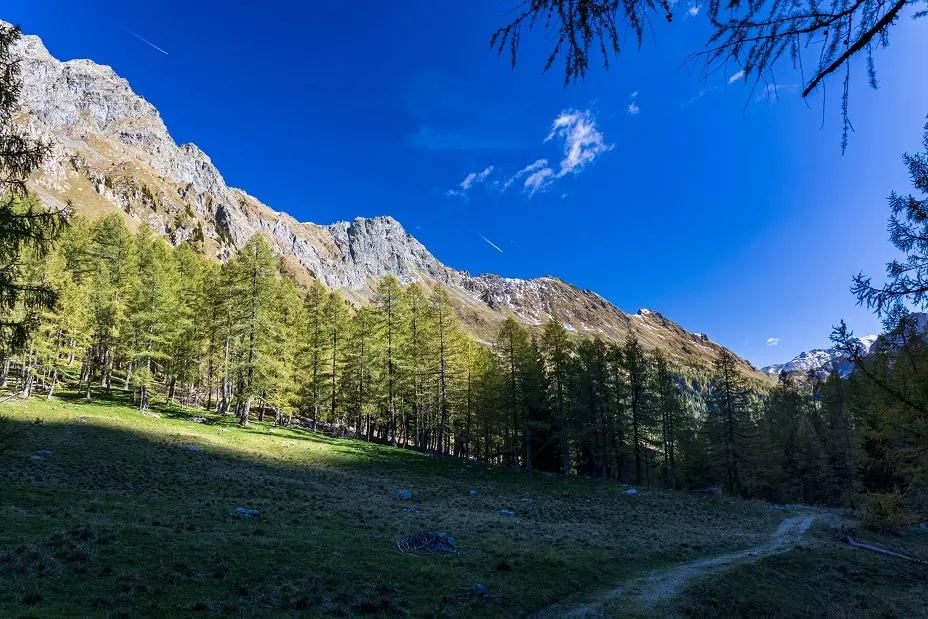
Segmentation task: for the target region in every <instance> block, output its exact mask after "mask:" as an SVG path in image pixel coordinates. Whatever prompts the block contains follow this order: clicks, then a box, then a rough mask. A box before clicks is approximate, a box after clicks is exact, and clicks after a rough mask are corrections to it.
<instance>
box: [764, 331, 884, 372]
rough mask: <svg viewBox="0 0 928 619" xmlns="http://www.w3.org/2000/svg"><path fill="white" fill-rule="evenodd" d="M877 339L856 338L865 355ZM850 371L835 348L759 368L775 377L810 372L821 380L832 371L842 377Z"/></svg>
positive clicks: (844, 357) (845, 361) (869, 336)
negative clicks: (783, 373) (782, 374)
mask: <svg viewBox="0 0 928 619" xmlns="http://www.w3.org/2000/svg"><path fill="white" fill-rule="evenodd" d="M878 337H879V336H877V335H867V336H864V337H861V338H857V341H859V342H860V345H861V348H862V350H863V351H864V353H865V354H869V352H870V349H871V348H872V347H873V344H874V343H875V342H876V341H877V338H878ZM851 369H852V366H851V364H850V362H849V361H848V359H847V355H845V354H844V353H842V352H841V351H838V350H836V349H835V348H815V349H813V350H809V351H806V352H802V353H799V354H798V355H796V356H795V357H793V359H792V360H790V361H787V362H786V363H779V364H774V365H768V366H767V367H764V368H761V372H764V373H766V374H771V375H773V376H777V375H779V374H780V373H781V372H786V373H788V374H792V373H797V372H801V373H803V374H805V373H808V372H810V371H812V372H814V373H815V374H816V376H818V377H820V378H821V377H824V376H827V375H828V374H830V373H831V371H832V370H837V371H838V373H839V374H841V375H842V376H847V375H848V374H850V372H851Z"/></svg>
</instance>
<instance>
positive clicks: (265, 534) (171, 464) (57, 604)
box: [0, 394, 911, 617]
mask: <svg viewBox="0 0 928 619" xmlns="http://www.w3.org/2000/svg"><path fill="white" fill-rule="evenodd" d="M127 404H128V403H127V402H124V401H122V400H120V399H113V400H110V401H104V402H99V401H95V402H92V403H84V402H83V401H82V400H79V399H76V398H73V397H71V396H70V395H69V394H64V397H63V398H62V399H55V400H53V401H52V402H46V401H45V400H39V399H32V400H30V401H28V402H23V401H18V400H17V401H13V402H8V403H5V404H3V405H0V414H2V415H5V416H7V417H8V418H9V419H11V420H12V423H13V424H14V425H15V426H17V427H20V428H21V429H22V431H23V436H22V437H21V439H20V441H19V442H18V444H17V445H16V447H14V448H13V450H12V451H9V452H7V453H5V454H3V455H0V496H2V497H3V499H2V503H0V616H3V617H19V616H36V617H64V616H91V617H117V616H118V617H136V616H166V615H170V616H202V615H220V616H235V617H241V616H281V617H287V616H294V617H295V616H301V617H302V616H329V615H337V616H360V615H391V616H393V615H409V616H416V617H418V616H439V615H440V616H443V617H463V616H467V617H471V616H488V617H489V616H494V617H496V616H524V615H526V614H529V613H531V612H533V611H536V610H539V609H541V608H544V607H545V606H547V605H549V604H551V603H554V602H559V601H565V600H568V601H569V600H583V599H584V598H585V597H588V596H592V595H595V594H596V593H598V592H601V591H603V590H606V589H609V588H611V587H613V586H614V585H615V583H616V582H620V581H623V580H627V579H629V578H634V577H635V576H637V575H642V574H645V573H647V572H649V571H651V570H654V569H658V568H663V567H668V566H671V565H674V564H678V563H681V562H686V561H692V560H694V559H698V558H700V557H703V556H707V555H714V554H722V553H731V552H734V551H737V550H739V549H742V548H749V547H753V546H756V545H758V544H760V543H762V542H763V540H765V539H767V538H768V537H769V535H770V534H771V532H772V531H773V530H775V529H776V528H777V526H778V524H779V522H780V521H781V520H782V519H783V517H784V514H782V513H781V512H779V511H776V510H771V509H769V508H767V507H764V506H763V505H760V504H755V503H747V502H741V501H730V500H727V499H700V498H697V497H692V496H690V495H686V494H683V493H668V492H647V493H646V494H644V495H638V496H629V495H626V494H624V492H623V490H624V489H623V488H622V487H621V486H617V485H615V484H610V483H605V482H600V481H594V480H586V479H575V478H574V479H564V478H562V477H559V476H549V475H544V474H537V473H524V472H523V473H518V472H515V471H511V470H500V469H495V468H490V467H487V466H484V465H480V464H472V465H467V464H465V463H463V462H462V461H460V460H451V459H434V458H429V457H427V456H425V455H422V454H419V453H413V452H409V451H403V450H397V449H391V448H389V447H382V446H378V445H372V444H368V443H362V442H356V441H350V440H342V439H333V438H330V437H327V436H324V435H321V434H315V433H309V432H305V431H301V430H294V429H280V428H274V427H272V426H270V425H264V424H254V425H253V426H252V427H249V428H247V429H242V428H239V427H237V426H235V425H233V424H232V423H231V419H219V418H216V417H211V416H209V415H207V416H206V421H208V422H209V423H201V422H197V421H190V420H188V416H189V415H196V416H200V417H201V416H203V414H202V412H201V411H199V410H198V411H195V412H194V411H184V410H182V409H180V408H162V409H156V410H155V411H153V412H155V413H156V414H159V415H160V417H151V416H143V415H142V414H141V413H139V412H138V411H136V410H134V409H133V408H131V407H129V406H128V405H127ZM190 445H196V446H198V447H200V448H202V451H192V450H189V449H187V446H190ZM39 450H50V451H51V452H52V453H51V454H49V455H46V456H45V457H44V458H43V459H41V460H39V459H33V455H35V454H36V452H37V451H39ZM399 489H409V490H410V491H411V492H412V499H411V500H409V501H401V500H398V499H395V498H393V497H392V496H391V492H392V491H395V490H399ZM470 490H476V491H477V494H476V496H471V494H470V493H469V491H470ZM237 507H246V508H251V509H256V510H259V511H260V513H261V515H260V517H259V518H258V519H254V520H243V519H241V518H237V517H236V516H235V515H234V510H235V509H236V508H237ZM414 507H418V508H420V509H421V511H420V512H417V513H416V512H410V511H405V510H406V509H407V508H414ZM501 509H511V510H513V511H514V512H515V513H516V515H515V516H507V515H503V514H501V513H500V511H499V510H501ZM417 531H442V532H448V533H450V534H451V535H453V536H454V537H455V538H456V540H457V547H458V549H459V552H458V553H457V554H455V555H453V556H412V555H408V554H403V553H402V552H400V551H399V550H398V549H397V547H396V541H397V540H398V539H400V538H402V537H405V536H407V535H409V534H411V533H414V532H417ZM475 583H479V584H480V585H483V586H485V587H486V593H485V594H484V593H483V590H482V589H481V588H478V587H475ZM704 597H705V596H704ZM716 597H717V596H716ZM688 599H689V598H688ZM700 599H702V598H700ZM712 599H715V598H712ZM705 603H706V604H708V603H710V602H705ZM712 603H713V604H714V602H712ZM688 604H689V605H690V606H689V607H688V608H694V609H698V608H705V607H704V606H700V604H702V602H699V601H695V602H694V601H692V599H690V601H689V602H688ZM905 608H911V607H905ZM716 610H718V608H717V607H716ZM697 614H698V613H697ZM714 614H715V613H714Z"/></svg>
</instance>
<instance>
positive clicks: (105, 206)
mask: <svg viewBox="0 0 928 619" xmlns="http://www.w3.org/2000/svg"><path fill="white" fill-rule="evenodd" d="M16 53H17V55H18V56H19V57H20V58H21V60H22V77H23V92H22V103H23V112H22V114H21V116H20V118H19V120H21V121H22V123H24V124H25V126H27V127H28V129H29V131H30V133H32V134H33V135H34V136H37V137H41V138H43V139H46V140H48V141H50V142H51V143H52V144H53V152H52V156H51V157H50V158H49V159H48V161H47V162H46V163H45V165H44V166H43V169H42V171H41V173H40V174H38V175H36V176H35V178H34V179H32V182H31V185H32V188H33V190H34V191H35V192H36V193H37V194H38V195H39V197H40V198H41V199H42V200H43V201H44V202H45V203H46V204H48V205H50V206H52V207H63V206H65V205H71V206H72V207H73V208H74V209H75V210H76V211H77V212H78V213H81V214H84V215H86V216H88V217H91V218H96V217H102V216H104V215H107V214H110V213H114V212H120V213H122V214H123V216H124V217H125V219H126V221H127V222H128V224H129V226H130V227H132V228H135V227H137V226H138V225H141V224H142V223H144V224H147V225H148V226H150V227H151V228H152V229H153V230H154V231H156V232H157V233H159V234H162V235H163V236H165V237H166V238H168V239H169V240H170V241H171V242H172V243H175V244H177V243H182V242H190V243H191V244H192V245H194V246H195V247H198V248H200V249H202V251H204V252H205V253H206V254H208V255H210V256H214V257H216V258H219V259H224V258H226V257H228V256H229V255H230V254H231V253H232V252H233V251H234V250H235V248H237V247H240V246H242V245H243V244H244V243H245V241H247V239H248V238H249V237H250V236H252V235H253V234H254V233H256V232H263V233H264V234H266V235H267V236H268V237H269V239H270V240H271V242H272V243H273V245H274V247H275V249H276V251H277V252H278V253H279V254H280V256H281V258H282V262H283V263H284V264H285V267H286V268H287V270H288V271H289V272H290V273H291V274H292V275H293V276H294V277H295V278H296V279H297V281H298V282H303V283H306V282H307V281H309V278H312V277H315V278H318V279H319V280H320V281H321V282H322V283H323V284H325V285H326V286H327V287H329V288H334V289H339V290H341V291H343V292H344V293H345V294H346V296H347V297H348V298H349V299H351V300H353V301H355V302H357V303H361V302H364V301H365V300H366V299H367V298H369V296H370V293H371V286H372V284H373V283H374V281H375V280H376V279H377V278H379V277H382V276H384V275H387V274H391V275H395V276H396V277H397V278H398V279H400V281H402V282H403V283H410V282H413V281H417V282H420V283H421V284H422V285H423V286H424V287H425V288H427V289H428V288H431V287H433V286H435V285H437V284H441V285H444V286H447V287H448V288H449V289H450V290H451V291H452V293H453V295H454V297H455V299H456V309H457V311H458V314H459V316H460V317H461V319H462V321H463V322H464V324H465V325H466V326H467V328H468V329H469V330H470V331H471V332H473V333H474V334H475V335H476V336H477V337H480V338H484V339H486V338H488V337H489V336H490V334H492V333H493V331H494V330H495V328H496V326H497V325H498V323H499V322H500V321H501V320H502V319H503V318H505V317H506V316H509V315H512V316H514V317H516V318H517V319H518V320H519V321H520V322H522V323H523V324H525V325H528V326H537V325H541V324H543V323H544V322H545V321H547V320H548V319H549V318H551V317H553V318H555V319H556V320H559V321H561V322H562V323H563V324H564V325H565V327H566V328H567V329H568V330H570V331H572V332H575V333H577V334H588V335H591V336H592V335H600V336H602V337H604V338H608V339H611V340H616V341H621V340H624V339H625V338H626V337H627V336H628V335H629V334H630V333H634V334H636V335H637V336H638V337H639V338H640V339H641V340H642V341H643V342H644V344H645V345H646V346H647V347H649V348H652V349H654V348H657V349H660V350H663V351H664V352H665V353H666V354H667V355H668V356H669V357H671V358H672V359H673V360H674V361H675V362H677V363H678V364H681V365H684V366H692V367H696V368H705V367H706V366H708V365H709V364H710V363H711V362H712V361H714V360H715V359H716V358H717V357H718V355H719V353H720V352H721V351H722V350H723V348H722V347H721V346H720V345H718V344H716V343H714V342H712V341H711V340H709V339H708V338H707V337H706V336H702V335H695V334H692V333H689V332H687V331H686V330H684V329H683V328H681V327H680V326H679V325H677V324H675V323H673V322H672V321H670V320H668V319H666V318H665V317H663V316H662V315H660V314H659V313H657V312H652V311H648V310H641V311H639V312H638V313H637V314H634V315H628V314H626V313H625V312H623V311H622V310H621V309H619V308H618V307H616V306H615V305H613V304H611V303H609V302H608V301H606V300H605V299H603V298H602V297H600V296H599V295H597V294H596V293H594V292H592V291H588V290H581V289H579V288H577V287H575V286H573V285H571V284H569V283H566V282H564V281H562V280H560V279H557V278H555V277H542V278H537V279H533V280H521V279H513V278H504V277H501V276H499V275H492V274H484V275H476V276H474V275H471V274H470V273H468V272H466V271H460V270H456V269H453V268H450V267H448V266H446V265H444V264H442V263H441V262H440V261H439V260H438V259H437V258H435V257H434V256H433V255H432V254H431V253H430V252H429V251H428V250H427V249H426V248H425V247H424V246H423V245H422V244H421V243H420V242H419V241H417V240H416V239H415V238H414V237H413V236H412V235H410V234H409V233H407V232H406V231H405V230H404V229H403V227H402V226H401V225H400V224H399V222H397V221H396V220H394V219H393V218H391V217H375V218H371V219H364V218H358V219H355V220H354V221H351V222H337V223H334V224H330V225H317V224H313V223H303V222H299V221H297V220H296V219H294V218H293V217H291V216H290V215H287V214H286V213H282V212H277V211H275V210H273V209H271V208H270V207H268V206H267V205H265V204H263V203H261V202H260V201H259V200H258V199H257V198H254V197H252V196H250V195H248V194H247V193H245V192H244V191H242V190H240V189H236V188H233V187H229V186H228V185H227V184H226V182H225V180H224V179H223V177H222V175H221V174H220V173H219V170H217V169H216V167H215V166H214V165H213V164H212V162H211V161H210V159H209V157H208V156H207V155H206V154H205V153H204V152H203V151H202V150H200V149H199V148H198V147H197V146H196V145H194V144H183V145H178V144H176V143H175V142H174V140H173V139H172V138H171V136H170V134H169V133H168V130H167V127H166V126H165V124H164V122H163V121H162V119H161V116H160V115H159V113H158V111H157V109H155V107H154V106H153V105H151V104H150V103H149V102H147V101H146V100H145V99H143V98H142V97H140V96H138V95H136V94H135V93H134V92H133V91H132V89H131V87H130V86H129V83H128V82H127V81H126V80H125V79H123V78H121V77H120V76H118V75H117V74H116V73H115V72H114V71H113V70H112V69H111V68H110V67H107V66H102V65H98V64H96V63H94V62H92V61H89V60H71V61H67V62H61V61H59V60H57V59H55V58H53V57H52V56H51V55H50V54H49V53H48V50H47V49H46V48H45V46H44V45H43V44H42V41H41V40H40V39H39V38H38V37H35V36H24V37H23V38H22V40H21V41H20V42H19V43H18V45H17V49H16ZM741 363H742V367H743V369H744V370H745V371H746V372H748V373H756V372H757V371H756V370H755V369H754V368H753V366H751V365H750V364H749V363H747V362H746V361H741ZM758 375H759V374H758Z"/></svg>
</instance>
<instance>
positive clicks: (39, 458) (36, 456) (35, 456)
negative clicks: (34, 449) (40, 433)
mask: <svg viewBox="0 0 928 619" xmlns="http://www.w3.org/2000/svg"><path fill="white" fill-rule="evenodd" d="M32 459H33V460H44V459H45V458H43V457H42V456H40V455H39V454H32Z"/></svg>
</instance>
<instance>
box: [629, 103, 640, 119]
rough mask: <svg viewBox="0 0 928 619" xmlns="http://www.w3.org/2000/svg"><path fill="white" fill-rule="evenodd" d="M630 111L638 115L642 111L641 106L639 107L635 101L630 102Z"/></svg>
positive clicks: (633, 114)
mask: <svg viewBox="0 0 928 619" xmlns="http://www.w3.org/2000/svg"><path fill="white" fill-rule="evenodd" d="M628 113H629V114H631V115H632V116H637V115H638V114H640V113H641V108H640V107H638V106H637V105H636V104H635V102H634V101H632V102H631V103H629V104H628Z"/></svg>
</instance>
